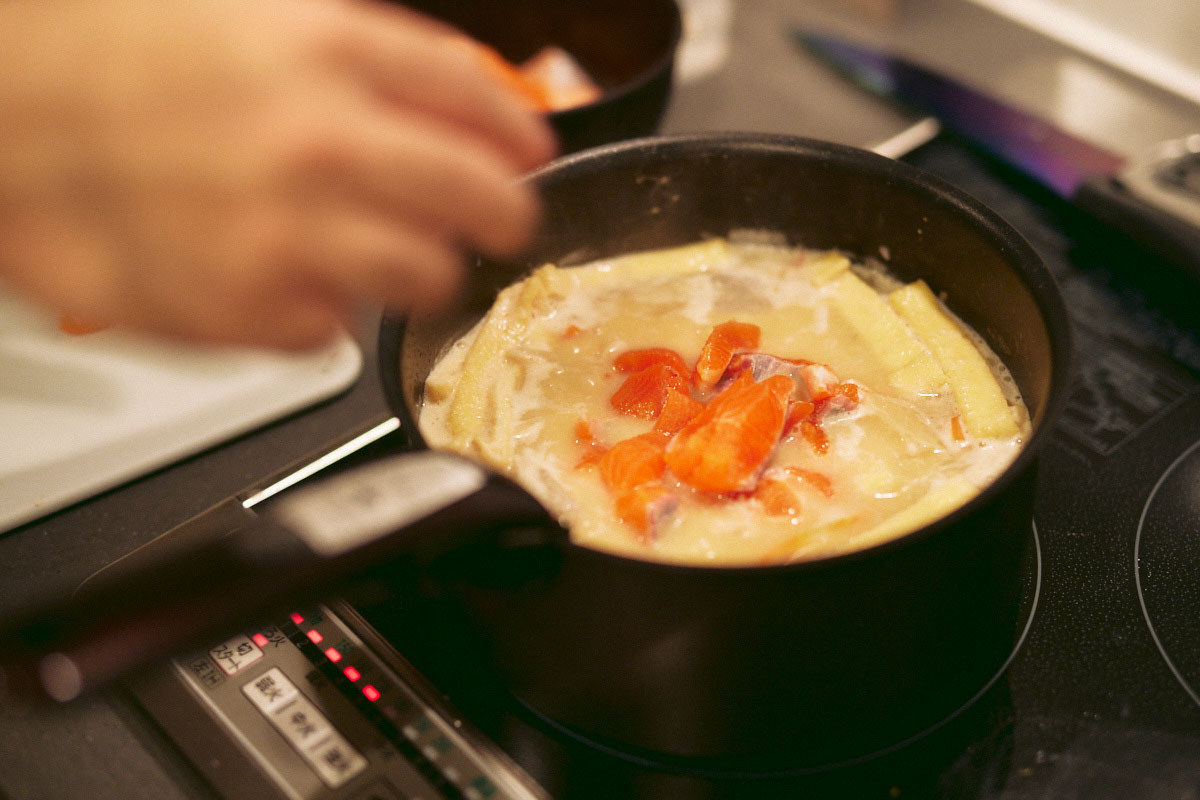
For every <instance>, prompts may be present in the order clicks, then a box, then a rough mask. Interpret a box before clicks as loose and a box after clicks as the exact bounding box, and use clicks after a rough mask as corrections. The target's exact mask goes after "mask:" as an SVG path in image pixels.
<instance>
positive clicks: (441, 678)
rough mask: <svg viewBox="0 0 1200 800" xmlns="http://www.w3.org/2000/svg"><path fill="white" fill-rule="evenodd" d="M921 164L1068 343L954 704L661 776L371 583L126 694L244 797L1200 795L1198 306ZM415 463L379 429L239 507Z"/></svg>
mask: <svg viewBox="0 0 1200 800" xmlns="http://www.w3.org/2000/svg"><path fill="white" fill-rule="evenodd" d="M907 160H909V161H911V162H912V163H914V164H916V165H917V166H920V167H923V168H925V169H927V170H930V171H931V172H934V173H936V174H938V175H940V176H941V177H943V178H945V179H947V180H949V181H950V182H952V183H955V184H957V185H958V186H959V187H960V188H963V189H964V190H966V191H967V192H969V193H971V194H974V195H975V196H976V197H978V198H979V199H981V200H982V201H983V202H984V203H986V204H988V205H989V206H991V207H992V208H993V209H995V210H996V211H998V212H999V213H1000V214H1001V215H1002V216H1004V217H1006V218H1007V219H1008V221H1009V222H1010V223H1012V224H1013V225H1014V226H1015V227H1016V228H1017V229H1018V230H1019V231H1021V232H1022V233H1023V234H1024V235H1025V236H1026V238H1028V239H1029V240H1030V242H1031V243H1032V244H1033V245H1034V247H1035V249H1037V250H1038V251H1039V253H1040V254H1041V256H1042V257H1043V258H1044V259H1045V261H1046V262H1047V264H1048V265H1049V266H1050V268H1051V269H1052V271H1054V273H1055V274H1056V277H1057V279H1058V281H1059V283H1060V287H1061V289H1062V291H1063V294H1064V296H1065V298H1066V302H1067V306H1068V308H1069V309H1070V312H1071V315H1072V319H1073V323H1074V340H1075V347H1076V353H1075V375H1074V378H1073V384H1072V389H1071V392H1070V396H1069V401H1068V404H1067V408H1066V411H1065V413H1064V415H1063V417H1062V419H1061V421H1060V423H1059V425H1058V427H1057V428H1056V430H1055V434H1054V437H1053V439H1052V441H1051V442H1050V444H1049V446H1048V447H1047V448H1046V449H1045V450H1044V451H1043V455H1042V457H1041V459H1040V461H1039V470H1038V489H1037V503H1036V510H1035V515H1034V519H1033V521H1032V524H1031V526H1030V531H1029V537H1030V548H1029V555H1028V558H1027V564H1026V571H1025V587H1024V595H1023V599H1022V627H1021V630H1020V631H1019V632H1018V633H1019V635H1018V638H1017V641H1016V643H1015V645H1014V648H1013V652H1012V655H1011V658H1010V659H1009V662H1008V663H1007V664H1006V665H1005V667H1004V669H1002V670H1001V671H999V672H998V673H997V674H996V675H995V676H994V677H993V679H992V680H990V681H987V682H984V683H983V684H981V685H980V686H979V688H978V692H977V693H976V694H975V695H974V696H972V697H970V698H967V699H965V700H964V703H963V705H962V707H961V708H959V709H957V710H956V711H955V712H953V713H952V714H950V715H948V716H947V717H946V718H945V719H942V720H940V721H939V722H938V723H937V724H935V725H933V726H930V727H928V728H926V729H924V730H921V731H914V732H913V733H912V735H911V736H908V737H906V738H904V739H902V740H900V741H897V742H895V743H894V744H893V745H891V746H889V747H886V748H883V749H881V750H878V751H876V752H872V753H866V754H863V756H862V757H861V758H856V759H853V760H850V761H847V762H843V763H838V764H817V765H814V764H811V763H809V762H807V761H806V760H805V759H803V758H802V757H800V754H798V757H797V766H796V768H794V769H789V768H788V767H787V765H783V766H781V767H779V768H773V769H772V770H771V771H770V772H753V771H742V772H738V771H732V770H727V769H721V768H716V767H714V768H711V769H706V768H705V767H704V766H703V765H696V764H694V763H689V764H687V765H679V764H672V763H666V762H663V761H660V760H658V759H656V758H653V757H647V756H646V755H645V754H637V753H628V752H624V751H621V750H620V749H615V748H612V747H608V746H605V745H601V744H598V743H595V742H589V741H584V740H582V739H580V738H579V737H577V736H576V735H574V734H573V733H572V732H570V731H565V730H561V729H559V728H557V727H556V726H555V725H554V723H552V722H551V721H548V720H544V719H541V718H539V717H538V715H537V714H536V713H535V712H533V711H532V710H530V709H528V708H525V707H523V706H522V705H521V704H520V703H519V702H517V701H516V700H514V699H513V698H512V697H511V696H509V695H508V694H507V693H506V692H505V690H504V688H503V687H502V686H500V685H498V684H496V683H494V682H493V681H492V680H490V678H489V677H488V674H487V672H486V669H481V668H480V666H479V664H477V663H475V661H476V660H475V659H472V658H471V654H470V653H458V654H454V655H453V656H452V657H447V656H446V655H445V654H441V655H431V654H430V653H431V652H432V651H431V650H430V649H428V648H426V647H425V645H424V644H423V642H424V641H425V640H426V639H428V637H429V636H430V626H431V625H432V624H434V623H433V622H431V619H432V618H430V617H428V616H426V615H425V613H424V609H422V608H420V607H418V606H416V605H413V604H412V603H410V602H409V601H406V600H405V599H404V598H402V597H397V596H395V595H392V594H390V593H389V592H387V591H386V590H383V589H380V588H379V587H375V588H374V589H373V590H372V589H370V588H369V587H368V588H367V589H364V590H363V591H360V592H357V593H356V594H355V595H354V597H353V599H349V598H338V599H333V600H330V601H328V602H327V603H325V604H323V605H319V606H314V607H310V608H303V609H290V610H282V611H281V613H280V615H279V617H278V619H274V620H270V621H268V622H265V623H263V624H262V625H260V626H258V627H256V628H254V629H253V630H246V631H241V632H237V633H235V634H234V635H232V636H231V637H230V638H229V639H227V640H226V641H224V642H220V643H215V644H213V645H212V646H211V647H208V648H203V649H201V650H198V651H196V652H194V653H190V654H185V655H183V656H181V657H179V658H177V659H175V660H173V661H172V662H171V663H170V664H167V665H163V667H162V668H161V669H159V670H156V671H154V672H152V673H151V674H150V675H148V676H145V677H143V678H141V679H139V680H138V681H135V682H133V683H131V684H130V687H129V688H130V690H131V692H132V693H133V695H134V697H135V698H136V699H137V700H138V701H139V703H140V704H141V705H142V707H143V708H144V709H145V710H146V712H147V713H149V714H150V715H151V716H152V717H153V718H154V719H156V720H157V721H158V722H159V724H160V725H161V727H162V729H163V730H164V731H165V732H166V733H167V735H168V736H170V737H171V738H172V739H173V740H174V741H175V742H176V743H177V744H178V745H179V747H180V749H181V750H182V751H183V752H184V753H185V754H186V755H187V756H188V758H189V759H190V760H191V761H192V763H193V764H194V765H195V766H196V768H197V770H198V771H199V772H200V773H201V774H203V775H204V776H206V777H207V778H208V780H209V781H210V783H211V785H212V786H213V787H214V788H215V790H216V791H217V792H218V793H219V794H222V795H224V796H228V797H237V798H241V797H245V796H252V797H268V798H269V797H282V798H361V800H367V798H379V799H380V800H382V799H383V798H422V799H423V800H424V799H426V798H428V800H434V799H435V798H460V797H465V798H538V797H541V798H545V797H553V798H562V800H572V799H573V798H647V799H648V800H651V799H654V798H672V799H675V798H680V799H683V798H692V797H695V798H711V799H715V798H727V797H728V798H776V797H779V798H800V797H804V798H809V797H816V798H824V797H829V798H912V797H936V798H963V797H972V798H1003V800H1033V798H1055V800H1065V799H1067V798H1088V799H1089V800H1106V799H1108V798H1111V799H1112V800H1117V799H1118V798H1120V799H1121V800H1125V799H1126V798H1140V799H1142V800H1160V799H1161V800H1166V799H1167V798H1171V799H1172V800H1177V799H1178V798H1187V797H1197V796H1200V391H1198V389H1200V303H1196V302H1195V301H1194V300H1192V298H1195V297H1196V296H1197V293H1198V292H1200V287H1197V286H1195V285H1193V284H1189V283H1188V282H1187V281H1186V279H1184V278H1182V277H1179V276H1175V275H1172V274H1170V273H1167V272H1165V271H1163V268H1162V267H1161V266H1160V265H1158V264H1157V263H1156V262H1155V261H1154V260H1153V259H1152V258H1151V257H1150V256H1148V255H1146V254H1145V253H1143V252H1141V251H1139V250H1137V249H1136V248H1135V247H1134V246H1133V245H1131V244H1129V243H1127V242H1125V241H1122V240H1119V239H1117V238H1116V237H1115V236H1113V235H1110V234H1108V233H1106V232H1105V231H1103V230H1102V229H1099V228H1097V227H1096V226H1095V225H1094V224H1092V223H1091V222H1089V221H1088V220H1087V219H1085V218H1083V217H1081V216H1080V215H1078V214H1077V213H1076V212H1075V211H1074V210H1073V209H1071V208H1070V207H1068V206H1065V205H1063V204H1062V203H1061V202H1059V201H1057V200H1056V199H1055V198H1053V197H1051V196H1049V195H1047V194H1045V193H1044V192H1042V191H1041V190H1040V189H1038V187H1036V186H1034V185H1032V184H1029V183H1027V182H1025V181H1024V180H1023V179H1022V178H1020V177H1019V176H1017V175H1015V174H1013V173H1010V172H1008V171H1006V170H1005V169H1004V168H1003V167H1001V166H999V165H996V164H994V163H991V162H990V161H987V160H986V159H985V158H984V157H982V156H980V155H978V154H976V153H973V152H972V151H970V150H969V149H968V148H967V147H966V146H964V145H963V144H962V143H960V142H957V141H955V140H953V139H948V138H941V139H938V140H936V141H934V142H933V143H931V144H929V145H926V146H925V147H923V148H922V149H921V150H919V151H917V152H916V153H914V154H912V155H911V156H910V157H909V158H908V159H907ZM404 443H405V437H404V432H403V431H401V430H399V429H398V423H397V422H396V421H395V420H393V419H389V420H384V421H382V422H380V423H378V424H375V425H372V426H371V427H369V428H367V429H365V430H363V431H359V432H356V433H355V435H354V436H351V437H348V438H347V440H346V441H345V442H343V443H341V444H340V445H339V446H338V447H336V448H332V449H330V450H329V451H328V452H324V453H322V454H319V455H318V456H317V457H314V459H313V460H312V461H311V462H310V463H308V464H306V465H304V466H303V467H301V468H299V469H298V470H295V471H293V472H290V473H289V474H288V475H286V476H282V477H279V476H277V477H276V478H273V479H271V480H270V481H267V482H264V484H262V485H260V486H256V487H254V488H253V489H252V490H248V491H247V493H245V495H243V496H241V497H240V498H237V499H236V503H234V505H236V506H237V507H238V511H239V512H241V511H243V510H245V509H253V507H254V506H256V505H257V504H259V503H269V502H270V498H271V497H272V496H275V495H278V494H279V493H281V492H286V491H287V490H288V489H289V488H290V487H291V486H293V485H298V484H300V483H302V482H303V481H304V480H306V479H308V477H309V476H311V475H314V474H324V473H325V472H328V471H330V470H336V469H340V468H342V467H344V466H348V465H351V464H354V463H357V462H361V461H362V460H366V459H370V458H375V457H378V455H380V454H382V453H386V452H389V451H391V450H394V449H396V448H399V447H403V446H404ZM231 502H232V501H231ZM213 513H214V514H219V513H230V512H229V508H228V507H226V508H224V509H223V510H221V509H218V510H215V511H214V512H213ZM181 535H186V533H182V534H181ZM797 724H802V721H798V722H797Z"/></svg>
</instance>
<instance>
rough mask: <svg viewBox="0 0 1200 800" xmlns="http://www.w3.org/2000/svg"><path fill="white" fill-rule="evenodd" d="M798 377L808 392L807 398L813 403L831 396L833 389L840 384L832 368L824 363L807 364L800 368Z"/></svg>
mask: <svg viewBox="0 0 1200 800" xmlns="http://www.w3.org/2000/svg"><path fill="white" fill-rule="evenodd" d="M800 378H801V380H802V381H803V383H804V389H805V391H806V392H807V393H808V399H809V400H811V401H813V402H814V403H815V402H817V401H818V400H824V399H825V398H826V397H831V396H832V395H833V393H834V389H835V388H836V387H837V386H838V385H840V384H841V380H839V379H838V376H837V375H835V374H834V372H833V370H831V369H830V368H829V367H827V366H825V365H824V364H808V365H807V366H805V367H803V368H801V370H800Z"/></svg>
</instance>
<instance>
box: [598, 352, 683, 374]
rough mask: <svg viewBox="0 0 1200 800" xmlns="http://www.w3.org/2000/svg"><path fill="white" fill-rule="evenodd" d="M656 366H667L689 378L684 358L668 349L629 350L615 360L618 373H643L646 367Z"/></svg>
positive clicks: (614, 366) (614, 364) (614, 365)
mask: <svg viewBox="0 0 1200 800" xmlns="http://www.w3.org/2000/svg"><path fill="white" fill-rule="evenodd" d="M655 364H666V365H667V366H668V367H670V368H671V369H673V370H675V371H676V372H678V373H679V374H680V375H683V376H689V375H691V372H692V371H691V370H690V369H688V365H687V362H686V361H684V360H683V356H681V355H679V353H676V352H675V351H674V350H671V349H670V348H667V347H648V348H646V349H644V350H627V351H625V352H624V353H621V355H619V356H617V357H616V358H614V359H613V369H615V370H616V371H617V372H624V373H631V372H641V371H642V370H644V369H645V368H646V367H652V366H654V365H655Z"/></svg>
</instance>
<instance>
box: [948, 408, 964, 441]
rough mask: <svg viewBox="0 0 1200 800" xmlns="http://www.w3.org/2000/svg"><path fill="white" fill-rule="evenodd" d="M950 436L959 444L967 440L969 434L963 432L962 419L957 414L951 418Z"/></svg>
mask: <svg viewBox="0 0 1200 800" xmlns="http://www.w3.org/2000/svg"><path fill="white" fill-rule="evenodd" d="M950 434H951V435H952V436H953V437H954V441H956V442H958V443H959V444H962V443H963V442H965V441H966V440H967V432H966V431H965V430H963V422H962V417H960V416H958V415H957V414H956V415H955V416H953V417H951V418H950Z"/></svg>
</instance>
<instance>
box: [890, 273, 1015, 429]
mask: <svg viewBox="0 0 1200 800" xmlns="http://www.w3.org/2000/svg"><path fill="white" fill-rule="evenodd" d="M888 300H889V302H890V303H891V304H892V307H893V308H894V309H896V312H897V313H899V315H900V316H901V317H903V318H904V319H905V321H907V322H908V324H909V325H910V326H912V329H913V331H914V332H915V333H916V335H917V336H918V337H919V338H920V339H921V341H923V342H924V343H925V345H926V346H927V347H928V348H929V350H930V352H932V353H933V357H934V358H935V359H936V360H937V362H938V364H939V365H940V366H941V368H942V371H943V372H944V373H945V374H946V377H947V378H948V379H949V381H950V390H951V391H952V392H953V393H954V399H955V401H956V402H957V403H958V408H959V411H961V412H962V417H963V422H964V423H965V424H966V426H967V432H968V433H970V434H971V435H972V436H977V437H980V438H984V439H991V438H1006V437H1011V436H1016V435H1017V434H1018V432H1019V429H1018V427H1017V421H1016V419H1015V418H1014V416H1013V412H1012V410H1011V409H1009V407H1008V401H1007V400H1005V398H1004V392H1003V391H1002V390H1001V389H1000V384H999V382H997V380H996V376H995V375H993V374H992V370H991V368H990V367H989V366H988V364H987V362H986V361H985V360H984V358H983V355H982V354H981V353H980V352H979V350H978V349H977V348H976V347H975V345H974V344H973V343H972V342H971V340H970V339H968V338H967V337H966V335H965V334H964V333H963V332H962V330H961V329H959V327H958V325H957V324H956V323H955V322H954V320H952V319H951V318H950V317H948V316H946V315H945V314H944V313H943V312H942V310H941V306H940V305H939V304H938V301H937V298H936V297H934V295H933V292H932V291H930V289H929V286H928V285H926V283H925V282H924V281H916V282H915V283H910V284H908V285H907V286H904V287H902V288H900V289H897V290H896V291H894V292H892V293H891V295H889V297H888Z"/></svg>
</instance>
